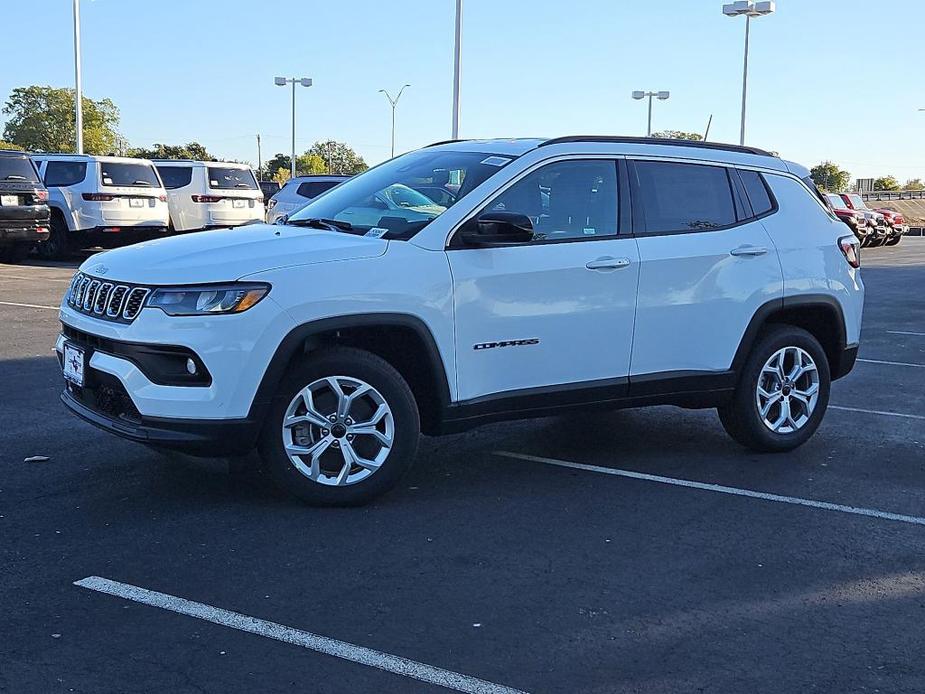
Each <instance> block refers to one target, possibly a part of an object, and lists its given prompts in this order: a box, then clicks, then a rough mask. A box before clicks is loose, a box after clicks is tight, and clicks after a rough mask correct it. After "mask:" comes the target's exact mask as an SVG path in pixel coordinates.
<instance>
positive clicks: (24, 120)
mask: <svg viewBox="0 0 925 694" xmlns="http://www.w3.org/2000/svg"><path fill="white" fill-rule="evenodd" d="M3 113H4V114H5V115H6V116H8V118H7V122H6V127H5V128H4V130H3V138H4V139H5V140H9V141H10V142H12V143H14V144H17V145H19V146H20V147H23V148H24V149H27V150H32V151H35V152H72V151H73V150H74V143H75V141H76V139H77V137H76V132H77V129H76V126H75V115H74V90H73V89H63V88H55V87H40V86H35V85H33V86H31V87H17V88H16V89H14V90H13V92H12V94H10V98H9V100H8V101H7V102H6V105H5V106H4V107H3ZM118 125H119V109H118V108H116V105H115V104H114V103H113V102H112V101H111V100H109V99H101V100H99V101H94V100H93V99H90V98H88V97H86V96H85V97H84V98H83V137H84V151H85V152H86V153H87V154H109V153H111V152H114V151H115V149H116V144H117V137H118V133H117V131H116V128H117V127H118Z"/></svg>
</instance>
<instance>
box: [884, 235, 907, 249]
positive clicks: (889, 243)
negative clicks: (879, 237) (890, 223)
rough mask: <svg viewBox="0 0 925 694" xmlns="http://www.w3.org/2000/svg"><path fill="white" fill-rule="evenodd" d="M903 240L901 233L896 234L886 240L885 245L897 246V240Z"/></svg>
mask: <svg viewBox="0 0 925 694" xmlns="http://www.w3.org/2000/svg"><path fill="white" fill-rule="evenodd" d="M902 240H903V237H902V234H898V235H896V236H894V237H893V238H891V239H890V240H889V241H887V242H886V245H887V246H898V245H899V242H900V241H902Z"/></svg>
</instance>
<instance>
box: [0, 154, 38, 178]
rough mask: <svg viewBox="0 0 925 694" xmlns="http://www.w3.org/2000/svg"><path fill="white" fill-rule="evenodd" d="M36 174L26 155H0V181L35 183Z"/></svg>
mask: <svg viewBox="0 0 925 694" xmlns="http://www.w3.org/2000/svg"><path fill="white" fill-rule="evenodd" d="M38 180H39V177H38V175H37V174H36V173H35V167H34V166H32V162H31V161H30V160H29V159H28V157H0V181H29V182H30V183H37V182H38Z"/></svg>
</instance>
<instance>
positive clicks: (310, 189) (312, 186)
mask: <svg viewBox="0 0 925 694" xmlns="http://www.w3.org/2000/svg"><path fill="white" fill-rule="evenodd" d="M338 183H340V181H309V182H307V183H302V184H301V185H299V188H298V190H297V191H296V193H298V194H299V195H301V196H302V197H303V198H309V199H311V198H317V197H318V196H319V195H321V194H322V193H324V192H326V191H328V190H331V188H333V187H334V186H336V185H337V184H338Z"/></svg>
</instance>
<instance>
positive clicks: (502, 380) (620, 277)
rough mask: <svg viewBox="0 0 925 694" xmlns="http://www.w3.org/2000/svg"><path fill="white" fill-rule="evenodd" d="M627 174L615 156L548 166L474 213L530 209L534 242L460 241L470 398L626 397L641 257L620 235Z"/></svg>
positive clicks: (465, 386) (457, 279) (455, 264)
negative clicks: (482, 244) (480, 244)
mask: <svg viewBox="0 0 925 694" xmlns="http://www.w3.org/2000/svg"><path fill="white" fill-rule="evenodd" d="M617 172H618V164H617V161H615V160H614V159H612V158H594V159H591V158H587V159H566V160H563V161H558V162H554V163H549V164H545V165H543V166H541V167H539V168H537V169H535V170H533V171H532V172H530V173H527V174H526V175H525V176H523V177H521V178H520V179H519V180H517V181H516V182H514V183H513V184H512V185H510V186H509V187H507V188H506V189H504V190H503V191H502V192H500V193H499V194H498V195H497V196H495V197H494V198H493V199H492V200H491V201H489V202H488V203H487V204H486V205H485V206H484V207H483V208H482V209H481V210H480V211H479V213H477V214H476V217H477V215H478V214H480V213H482V212H486V211H505V212H516V213H520V214H524V215H527V216H528V217H530V219H531V221H532V222H533V229H534V239H533V241H532V242H531V243H527V244H522V245H512V246H507V247H493V248H477V247H470V246H465V245H462V244H461V243H458V242H456V241H454V242H452V243H451V246H450V249H449V250H448V251H447V257H448V259H449V263H450V268H451V271H452V275H453V285H454V292H453V293H454V304H455V316H456V340H457V343H456V351H457V381H458V392H459V397H460V399H461V400H474V399H477V398H483V397H486V396H496V395H499V394H502V393H503V394H505V395H506V396H511V395H515V394H516V395H528V396H531V397H532V396H534V395H537V396H542V395H549V396H552V397H556V398H573V399H574V398H576V396H577V400H592V399H596V400H601V399H607V398H612V397H619V396H620V395H622V394H623V393H625V390H626V377H627V374H628V370H629V359H630V347H631V344H632V338H633V316H634V312H635V305H636V282H637V273H638V272H639V263H638V253H637V250H636V241H635V239H633V238H632V237H631V236H629V235H626V236H620V235H619V233H618V231H619V227H618V220H619V219H620V217H619V215H618V193H617V190H618V185H617V180H618V176H617ZM474 219H475V217H473V219H472V220H470V221H469V222H467V223H466V224H464V225H463V227H462V229H461V230H460V231H458V232H457V234H456V236H457V237H458V236H459V234H460V233H461V231H463V230H465V229H467V228H468V225H470V224H474V223H475V222H474ZM518 391H519V392H518ZM524 391H527V392H526V393H524ZM553 394H555V395H553ZM577 400H576V401H577ZM525 406H527V407H530V406H533V407H537V406H538V402H536V401H532V405H531V403H526V405H525Z"/></svg>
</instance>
